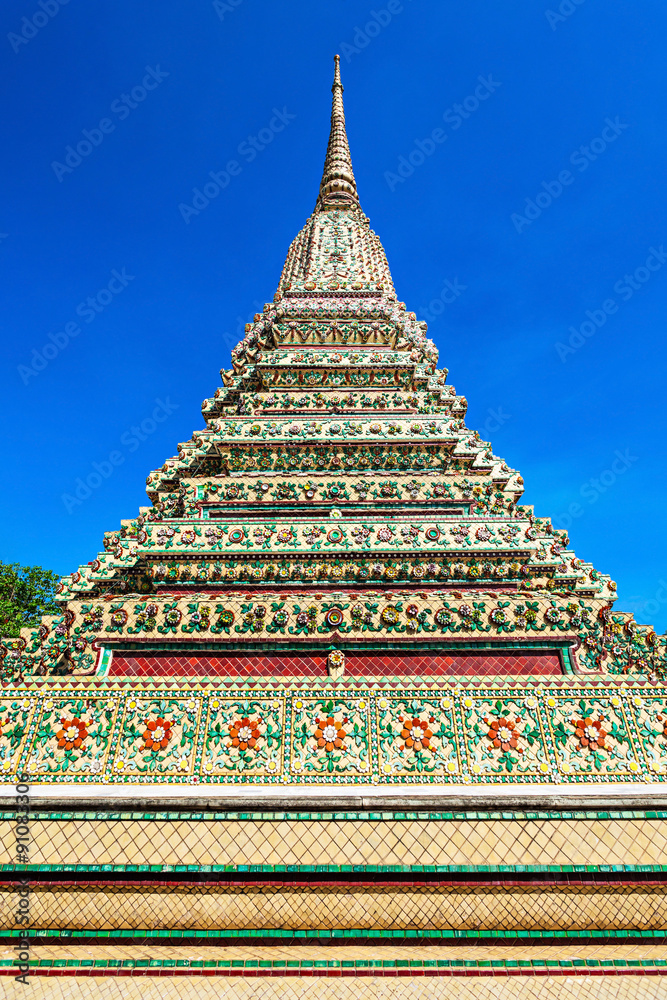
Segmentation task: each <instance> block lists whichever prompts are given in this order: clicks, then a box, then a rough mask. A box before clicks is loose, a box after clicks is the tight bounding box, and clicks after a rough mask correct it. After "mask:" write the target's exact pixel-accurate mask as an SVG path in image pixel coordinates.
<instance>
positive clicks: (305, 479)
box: [0, 57, 667, 1000]
mask: <svg viewBox="0 0 667 1000" xmlns="http://www.w3.org/2000/svg"><path fill="white" fill-rule="evenodd" d="M332 92H333V105H332V114H331V132H330V137H329V143H328V147H327V152H326V157H325V162H324V172H323V176H322V181H321V184H320V188H319V193H318V196H317V201H316V204H315V208H314V211H313V213H312V215H311V216H310V217H309V219H308V220H307V222H306V224H305V226H304V227H303V229H302V230H301V231H300V232H299V233H298V235H297V236H296V238H295V239H294V241H293V242H292V244H291V246H290V248H289V251H288V253H287V259H286V261H285V265H284V267H283V271H282V275H281V278H280V283H279V285H278V289H277V291H276V293H275V295H274V296H273V300H272V301H271V302H267V304H266V305H265V306H264V309H263V312H262V313H258V314H257V315H255V317H254V322H253V323H251V324H248V325H247V326H246V331H245V337H244V339H243V340H242V342H241V343H240V344H239V345H238V346H237V347H236V348H235V349H234V350H233V351H232V359H231V360H232V367H231V369H229V370H223V371H222V372H221V377H222V383H223V384H222V387H220V388H218V389H217V390H216V392H215V394H214V395H213V396H212V397H211V398H209V399H206V400H205V402H204V404H203V408H202V412H203V416H204V422H205V426H204V428H203V429H202V430H199V431H195V433H194V434H193V435H192V437H191V439H190V440H189V441H187V442H185V443H183V444H180V445H179V446H178V453H177V455H176V456H175V457H173V458H169V459H167V461H166V462H165V463H164V465H163V466H162V467H161V468H160V469H158V470H156V471H154V472H152V473H151V474H150V475H149V476H148V479H147V492H148V496H149V499H150V502H151V505H150V506H147V507H143V508H141V509H140V512H139V515H138V517H136V518H133V519H132V520H127V521H123V522H121V527H120V530H115V531H111V532H108V533H107V534H106V535H105V536H104V551H103V552H101V553H99V554H98V555H97V557H96V558H95V559H93V560H92V561H91V562H89V563H88V564H87V565H85V566H81V567H79V569H78V570H77V571H76V572H75V573H73V574H71V575H70V576H66V577H64V578H63V579H62V581H61V584H60V587H59V593H58V599H59V601H60V602H61V604H62V612H61V613H60V614H59V615H56V616H52V617H46V618H44V619H43V621H42V623H41V625H40V626H39V627H38V628H31V629H26V630H24V632H23V633H22V635H21V637H20V638H19V639H6V640H4V643H3V647H2V648H3V653H4V658H3V665H2V678H3V687H2V690H1V691H0V701H1V702H2V707H1V716H0V723H1V726H0V775H1V776H2V781H3V782H4V785H3V803H4V807H3V808H4V812H3V817H2V821H3V844H4V850H5V857H4V858H3V859H2V860H3V862H4V864H3V893H4V894H5V902H6V903H7V905H5V906H4V907H3V916H2V918H1V919H2V921H3V924H2V927H3V929H2V935H3V940H4V941H5V943H6V948H5V954H4V956H3V961H2V962H0V973H2V974H3V975H5V976H10V975H12V976H13V975H16V974H17V967H16V957H15V952H14V951H12V945H14V944H16V943H17V942H18V944H19V952H20V949H21V948H22V949H23V951H22V952H20V954H27V953H28V952H29V958H26V959H24V963H25V962H29V963H31V964H30V965H29V968H28V975H29V977H30V982H31V984H32V986H33V988H34V989H37V990H38V992H39V995H43V996H64V995H76V996H78V995H86V996H98V995H99V996H100V997H102V996H104V997H107V996H116V995H117V996H124V997H125V996H129V997H134V996H137V997H139V996H144V995H145V993H146V991H147V990H148V989H159V990H160V992H161V993H163V994H165V993H166V995H167V996H168V997H172V996H173V997H181V996H187V997H190V996H192V997H194V996H197V997H201V996H209V995H210V996H211V997H213V996H220V995H227V993H229V994H230V995H232V994H233V995H235V996H238V995H241V996H248V997H250V996H253V997H254V996H262V997H267V998H268V997H273V996H285V995H286V996H292V995H294V996H304V997H305V996H308V997H320V996H327V997H334V996H335V997H348V996H350V997H352V996H354V997H358V996H363V997H366V996H374V997H375V996H386V997H390V996H394V995H395V996H399V995H401V996H402V995H404V994H405V991H406V989H409V991H410V995H414V996H418V997H422V996H424V997H426V996H427V995H428V996H429V997H430V996H433V995H435V996H437V997H450V996H451V997H461V996H464V997H467V996H470V997H472V996H475V997H482V998H485V997H487V996H488V997H491V996H493V997H494V998H496V1000H497V998H498V997H500V998H505V997H507V998H509V997H510V996H511V997H513V998H515V997H517V996H520V997H524V996H525V997H531V998H532V997H550V998H556V997H564V996H574V995H576V996H580V997H589V996H590V997H596V998H600V997H603V998H606V997H625V996H630V994H631V993H632V995H633V996H637V997H658V996H659V995H665V994H664V993H663V994H660V992H659V991H660V989H662V990H664V991H667V981H666V980H665V979H664V978H662V977H663V976H664V975H665V974H666V973H667V947H665V944H664V926H665V920H666V918H667V897H666V895H665V877H666V873H667V866H665V864H664V862H665V859H666V855H665V849H666V848H667V826H666V824H665V819H666V818H667V803H666V785H665V781H666V780H667V778H666V775H667V688H666V687H665V682H664V677H665V668H666V666H667V651H666V648H665V644H666V640H665V637H664V636H658V635H656V634H655V632H654V631H653V630H652V629H651V628H649V627H646V626H642V625H640V624H637V623H636V622H635V621H634V619H633V617H632V615H630V614H628V613H625V612H616V611H614V600H615V598H616V587H615V584H614V583H613V582H612V580H611V579H610V578H609V577H608V576H606V575H605V574H604V573H602V572H599V571H598V570H596V569H594V568H593V566H592V565H591V564H590V563H587V562H585V561H583V560H582V559H580V558H577V557H576V556H575V554H574V552H572V551H571V549H570V548H569V541H568V538H567V536H566V533H565V532H563V531H559V530H556V529H555V528H554V527H553V525H552V524H551V522H550V521H549V520H548V519H546V518H540V517H536V516H535V514H534V512H533V509H532V508H531V507H529V506H525V505H522V504H521V496H522V491H523V480H522V478H521V476H520V475H519V474H518V473H517V472H516V471H515V470H513V469H511V468H510V467H509V466H508V465H507V464H506V462H505V461H504V460H503V459H501V458H499V457H497V456H496V455H495V454H494V452H493V450H492V447H491V445H490V444H489V443H488V442H486V441H484V440H482V439H481V438H480V436H479V434H478V433H477V432H476V431H474V430H471V429H470V428H468V427H467V426H466V424H465V413H466V400H465V398H464V397H463V396H461V395H458V394H457V392H456V390H455V388H454V387H453V386H452V385H451V384H450V383H449V382H448V380H447V378H448V373H447V370H446V369H444V368H438V367H437V365H438V353H437V351H436V348H435V346H434V344H433V343H432V341H430V340H429V339H428V338H427V329H426V324H425V323H423V322H420V321H419V320H418V319H417V316H416V315H415V313H414V312H410V311H409V310H408V309H407V308H406V305H405V304H404V303H403V302H401V301H400V300H399V299H398V296H397V294H396V292H395V290H394V284H393V281H392V277H391V273H390V271H389V266H388V263H387V259H386V256H385V252H384V250H383V247H382V244H381V242H380V239H379V237H378V236H377V235H376V233H375V232H374V231H373V230H372V229H371V227H370V222H369V219H368V218H367V216H366V215H365V214H364V212H363V210H362V208H361V204H360V200H359V195H358V192H357V185H356V181H355V176H354V172H353V169H352V161H351V157H350V150H349V145H348V140H347V135H346V130H345V116H344V110H343V96H342V95H343V87H342V84H341V79H340V72H339V60H338V57H336V61H335V76H334V83H333V87H332ZM17 782H18V783H19V788H27V789H28V791H27V792H25V793H22V794H24V795H25V797H26V798H27V800H28V806H27V809H28V815H27V828H28V833H27V834H26V836H25V838H23V839H21V838H19V840H16V837H15V833H16V829H17V827H16V826H15V822H16V816H15V809H16V806H15V805H14V798H13V796H14V795H15V792H14V786H15V785H16V784H17ZM21 809H22V810H23V812H22V813H21V815H22V816H23V815H24V812H25V809H24V806H21ZM19 841H20V842H21V843H22V844H23V845H24V846H23V847H21V849H20V850H19V848H18V847H17V846H16V845H17V844H18V843H19ZM23 884H29V888H30V893H29V897H28V898H29V908H28V911H27V912H28V916H29V919H28V921H27V923H26V921H25V920H24V921H20V920H19V918H18V914H17V912H16V908H15V907H14V905H13V903H12V902H11V900H13V899H14V898H15V897H14V896H11V893H12V892H13V891H14V889H15V888H16V886H17V885H23ZM15 918H16V919H15ZM640 974H641V975H640ZM138 977H140V978H138ZM155 977H158V978H159V983H157V982H154V978H155ZM489 977H491V978H489ZM68 990H70V991H74V992H72V993H68V992H67V991H68ZM77 990H79V992H78V993H77V992H76V991H77ZM619 990H620V991H621V992H619Z"/></svg>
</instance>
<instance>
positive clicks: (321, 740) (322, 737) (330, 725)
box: [313, 715, 347, 753]
mask: <svg viewBox="0 0 667 1000" xmlns="http://www.w3.org/2000/svg"><path fill="white" fill-rule="evenodd" d="M313 736H314V738H315V742H316V743H317V745H318V747H319V748H320V750H324V751H326V753H333V751H334V750H340V749H341V748H342V746H343V741H344V739H345V737H346V736H347V733H346V732H345V730H344V729H343V723H342V722H338V720H337V719H334V717H333V716H332V715H330V716H329V717H328V718H327V719H318V720H317V728H316V729H315V732H314V733H313Z"/></svg>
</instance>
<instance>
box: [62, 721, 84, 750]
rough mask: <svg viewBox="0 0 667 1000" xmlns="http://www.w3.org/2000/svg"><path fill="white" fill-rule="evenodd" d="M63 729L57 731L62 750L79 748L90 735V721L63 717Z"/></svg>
mask: <svg viewBox="0 0 667 1000" xmlns="http://www.w3.org/2000/svg"><path fill="white" fill-rule="evenodd" d="M60 725H61V726H62V729H60V730H58V732H57V733H56V739H57V740H58V748H59V749H60V750H66V751H69V750H78V749H79V748H80V747H81V746H82V745H83V741H84V740H85V739H86V737H87V736H88V729H87V728H86V727H87V726H88V723H87V722H86V720H85V719H64V718H63V719H61V720H60Z"/></svg>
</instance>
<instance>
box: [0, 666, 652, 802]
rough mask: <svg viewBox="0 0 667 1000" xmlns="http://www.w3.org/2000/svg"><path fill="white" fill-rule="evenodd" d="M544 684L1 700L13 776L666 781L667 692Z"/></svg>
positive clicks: (210, 689)
mask: <svg viewBox="0 0 667 1000" xmlns="http://www.w3.org/2000/svg"><path fill="white" fill-rule="evenodd" d="M533 684H534V686H533V688H532V690H531V689H529V690H528V691H527V690H526V688H525V686H519V685H518V684H517V683H514V684H512V686H509V687H503V686H501V684H497V685H491V686H490V687H489V688H486V687H485V686H484V685H483V684H481V685H480V684H479V683H477V684H476V685H470V686H469V687H468V688H464V689H461V688H456V687H453V688H448V689H446V690H443V688H442V687H441V686H439V685H437V684H433V685H430V686H426V685H425V686H423V687H413V686H411V685H409V683H404V684H399V683H397V682H390V681H383V682H380V683H378V684H374V685H373V686H372V687H369V688H364V687H355V686H354V685H353V682H352V683H350V682H348V683H346V684H343V685H340V686H336V685H335V684H330V685H327V686H324V687H322V688H321V689H319V690H314V689H312V688H310V687H309V686H308V684H307V683H306V684H305V685H304V686H303V690H299V688H298V687H297V689H296V690H295V688H294V685H291V686H290V687H289V688H285V687H282V686H280V685H276V684H275V683H272V682H270V681H267V682H265V683H261V682H255V683H252V684H248V685H246V686H241V687H238V686H237V687H235V686H234V685H233V684H226V685H225V684H219V685H218V686H216V685H215V684H214V683H213V682H207V683H205V684H203V685H201V684H198V683H197V682H196V681H192V682H187V681H179V682H176V681H174V682H172V683H171V684H165V683H164V682H162V683H159V682H158V683H156V684H155V685H150V684H149V683H148V682H147V681H146V680H145V679H144V680H142V681H139V682H132V681H126V682H121V681H119V682H112V681H108V682H103V681H90V682H88V683H87V684H86V683H81V682H80V683H79V684H76V683H74V682H69V683H68V682H62V683H61V684H58V683H55V682H49V683H48V684H46V685H45V684H44V683H43V682H35V683H33V684H32V685H30V686H27V687H26V688H25V689H24V690H23V691H20V690H17V691H15V692H14V694H13V695H10V696H9V697H8V696H7V695H4V696H2V695H0V716H1V721H2V726H1V728H0V776H1V777H2V780H3V781H5V782H8V783H9V782H13V781H15V777H16V775H17V774H20V773H24V772H25V773H26V774H28V775H29V777H30V779H31V780H33V781H34V780H37V781H39V782H41V783H51V782H56V783H63V782H64V783H72V782H74V783H82V782H83V783H86V782H88V783H91V782H92V783H99V782H102V783H103V782H105V781H108V780H113V781H114V782H116V783H118V782H120V783H128V782H129V783H132V784H151V783H164V782H165V781H167V782H170V783H176V784H179V783H180V784H183V783H185V784H198V783H214V784H218V785H220V784H225V783H238V782H243V783H258V782H259V783H269V784H275V783H278V784H280V783H284V782H294V781H298V782H301V783H304V784H307V783H321V784H322V783H323V784H330V783H332V782H334V783H338V784H360V783H371V784H382V783H384V784H392V783H403V784H414V783H419V784H423V783H435V784H439V785H442V784H457V783H463V784H468V783H472V784H474V783H483V784H488V783H490V782H491V783H494V782H495V783H498V782H500V783H510V784H511V783H514V782H522V783H526V782H528V783H535V782H543V783H553V782H554V781H555V782H559V781H560V782H568V783H572V782H574V783H577V782H586V783H588V784H590V783H610V782H636V781H637V780H643V781H648V782H658V781H664V780H665V773H666V768H667V689H665V688H637V689H632V688H627V687H626V686H625V685H622V684H620V685H617V686H616V687H615V688H612V689H611V690H610V689H609V687H608V686H605V687H602V686H586V687H583V686H581V687H580V686H578V685H574V684H571V683H570V684H568V683H567V682H565V681H563V683H562V684H561V685H560V686H551V685H550V686H549V687H545V685H544V684H539V683H536V682H533Z"/></svg>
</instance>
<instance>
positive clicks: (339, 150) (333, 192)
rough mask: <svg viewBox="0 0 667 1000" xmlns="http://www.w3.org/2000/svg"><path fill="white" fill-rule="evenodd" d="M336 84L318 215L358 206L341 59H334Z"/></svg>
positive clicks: (333, 88)
mask: <svg viewBox="0 0 667 1000" xmlns="http://www.w3.org/2000/svg"><path fill="white" fill-rule="evenodd" d="M334 64H335V71H334V81H333V85H332V87H331V93H332V95H333V97H332V100H331V132H330V133H329V145H328V146H327V154H326V156H325V158H324V170H323V172H322V182H321V184H320V193H319V196H318V199H317V203H316V205H315V211H316V212H320V211H323V210H325V209H328V208H351V207H352V206H353V205H359V197H358V195H357V185H356V181H355V179H354V172H353V170H352V159H351V157H350V146H349V144H348V141H347V132H346V131H345V109H344V107H343V84H342V83H341V79H340V56H334Z"/></svg>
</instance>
